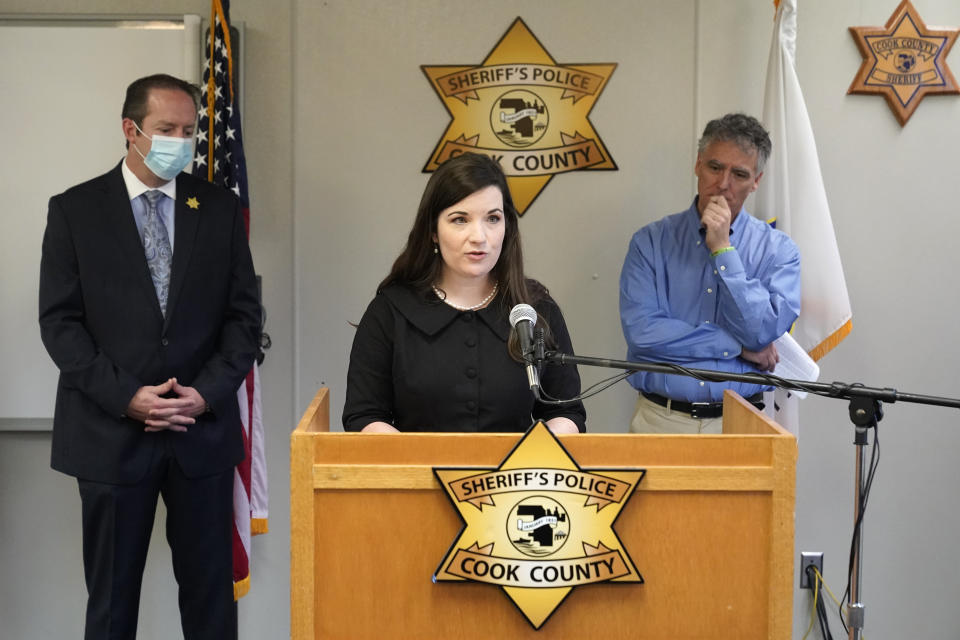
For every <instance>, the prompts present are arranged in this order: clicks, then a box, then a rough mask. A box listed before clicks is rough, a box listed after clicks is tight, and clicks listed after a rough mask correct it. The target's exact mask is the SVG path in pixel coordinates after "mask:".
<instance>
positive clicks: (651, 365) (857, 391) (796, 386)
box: [534, 336, 960, 640]
mask: <svg viewBox="0 0 960 640" xmlns="http://www.w3.org/2000/svg"><path fill="white" fill-rule="evenodd" d="M537 338H538V339H537V340H535V345H534V355H535V356H539V353H538V351H537V349H538V347H537V344H536V343H537V342H538V341H539V340H541V338H540V337H539V336H538V337H537ZM539 349H541V350H542V346H541V347H539ZM536 360H537V362H536V364H537V366H538V367H539V366H540V365H541V363H546V364H560V365H563V364H583V365H587V366H591V367H606V368H609V369H622V370H625V371H649V372H654V373H664V374H670V375H684V376H688V377H691V378H695V379H697V380H704V381H706V382H747V383H752V384H758V385H763V386H774V387H779V388H781V389H788V390H792V391H806V392H808V393H814V394H817V395H821V396H826V397H828V398H839V399H844V400H848V401H849V415H850V421H851V422H853V426H854V430H855V435H854V440H853V444H854V446H855V447H856V468H855V471H854V480H855V485H854V501H853V522H854V530H853V541H852V543H851V546H852V549H851V561H850V573H849V580H850V605H849V607H848V609H847V611H848V618H849V623H850V624H849V628H848V629H847V630H848V632H849V640H860V637H861V632H862V631H863V618H864V606H863V603H862V602H861V601H860V598H861V586H862V583H861V569H862V560H863V513H864V510H865V508H866V502H865V497H866V495H867V493H866V490H867V488H868V486H867V483H868V481H869V480H870V474H869V473H868V470H867V460H866V458H865V457H864V455H863V448H864V447H865V446H866V445H867V444H868V441H869V438H868V435H867V433H868V432H867V430H868V429H870V428H871V427H876V426H877V423H878V422H880V420H882V419H883V405H882V403H883V402H891V403H893V402H898V401H900V402H914V403H918V404H929V405H935V406H940V407H952V408H955V409H960V399H956V398H943V397H937V396H926V395H920V394H915V393H900V392H898V391H897V390H896V389H891V388H889V387H886V388H882V389H881V388H877V387H866V386H863V385H860V384H848V383H845V382H832V383H830V384H827V383H823V382H805V381H802V380H790V379H786V378H780V377H778V376H774V375H767V374H762V373H727V372H723V371H714V370H711V369H692V368H688V367H681V366H679V365H673V364H667V363H662V362H631V361H628V360H610V359H607V358H591V357H587V356H575V355H572V354H567V353H562V352H559V351H546V352H544V353H543V356H542V358H540V357H536ZM547 402H549V400H547ZM874 439H876V434H874ZM874 446H876V445H874Z"/></svg>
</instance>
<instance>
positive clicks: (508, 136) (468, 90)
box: [421, 18, 617, 215]
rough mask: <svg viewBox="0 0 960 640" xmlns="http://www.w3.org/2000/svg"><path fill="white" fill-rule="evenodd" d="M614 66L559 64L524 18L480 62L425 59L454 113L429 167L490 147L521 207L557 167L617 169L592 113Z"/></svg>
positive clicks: (427, 72)
mask: <svg viewBox="0 0 960 640" xmlns="http://www.w3.org/2000/svg"><path fill="white" fill-rule="evenodd" d="M616 67H617V65H616V63H587V64H557V62H556V61H555V60H554V59H553V57H552V56H551V55H550V54H549V53H548V52H547V50H546V49H545V48H544V47H543V45H542V44H540V41H539V40H537V38H536V36H534V35H533V33H531V32H530V29H529V28H528V27H527V25H526V24H525V23H524V22H523V20H522V19H520V18H517V19H516V20H515V21H514V22H513V24H512V25H511V26H510V28H509V29H508V30H507V32H506V33H505V34H504V36H503V37H502V38H501V39H500V42H498V43H497V44H496V46H494V48H493V50H492V51H491V52H490V54H489V55H487V57H486V59H485V60H484V61H483V62H482V63H481V64H480V65H440V66H426V65H424V66H421V69H422V70H423V73H424V74H425V75H426V76H427V79H428V80H430V84H431V85H433V88H434V90H435V91H436V92H437V95H438V96H440V99H441V100H442V101H443V104H444V106H446V108H447V111H449V112H450V115H451V116H452V118H453V120H452V121H451V122H450V126H448V127H447V130H446V131H445V132H444V134H443V136H442V137H441V138H440V142H439V143H438V144H437V146H436V148H435V149H434V151H433V153H432V154H431V156H430V159H429V160H428V161H427V164H426V166H424V168H423V170H424V171H425V172H429V171H433V170H435V169H436V168H437V167H438V166H439V165H440V164H441V163H442V162H443V161H444V160H447V159H448V158H450V157H451V156H454V155H457V154H460V153H464V152H466V151H472V152H476V153H483V154H487V155H489V156H491V157H493V158H494V159H495V160H497V161H498V162H499V163H500V167H501V168H502V169H503V172H504V173H505V174H506V176H507V184H508V186H509V187H510V193H511V195H512V196H513V202H514V204H515V205H516V207H517V211H518V212H519V213H520V214H521V215H522V214H523V213H524V212H525V211H526V210H527V208H528V207H529V206H530V204H531V203H532V202H533V201H534V199H535V198H536V197H537V196H538V195H539V194H540V192H541V191H542V190H543V189H544V188H545V187H546V186H547V183H549V182H550V180H551V179H552V178H553V176H555V175H557V174H558V173H566V172H568V171H578V170H581V169H610V170H615V169H616V168H617V165H616V163H614V161H613V158H611V157H610V154H609V153H608V152H607V150H606V148H605V147H604V145H603V141H601V140H600V136H599V135H597V132H596V131H594V129H593V125H592V124H591V123H590V120H589V119H588V116H589V115H590V110H591V109H592V108H593V105H594V103H595V102H596V101H597V98H599V97H600V94H601V93H602V92H603V89H604V87H606V85H607V81H608V80H609V79H610V75H611V74H612V73H613V70H614V69H616Z"/></svg>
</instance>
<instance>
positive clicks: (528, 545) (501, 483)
mask: <svg viewBox="0 0 960 640" xmlns="http://www.w3.org/2000/svg"><path fill="white" fill-rule="evenodd" d="M433 472H434V475H436V477H437V480H438V481H439V482H440V484H441V485H442V486H443V488H444V490H445V491H446V493H447V496H448V497H449V498H450V500H451V501H452V502H453V504H454V506H455V507H456V508H457V511H459V513H460V517H461V518H462V519H463V522H464V527H463V529H462V530H461V531H460V535H459V537H458V538H457V539H456V540H455V541H454V543H453V545H452V546H451V547H450V550H449V551H448V552H447V555H446V557H445V558H444V559H443V561H442V562H441V563H440V566H439V567H437V571H436V573H435V574H434V576H433V579H434V581H435V582H463V581H465V580H470V581H474V582H483V583H486V584H491V585H497V586H499V587H500V588H502V589H503V591H504V592H505V593H506V594H507V596H509V597H510V599H511V600H513V602H514V604H516V605H517V607H518V608H519V609H520V611H522V612H523V615H524V616H526V618H527V621H529V622H530V624H531V625H533V627H534V628H535V629H539V628H540V627H541V626H542V625H543V623H544V622H546V621H547V618H549V617H550V614H552V613H553V612H554V610H555V609H556V608H557V607H558V606H560V603H561V602H563V600H564V598H566V597H567V595H569V594H570V592H571V591H572V590H573V589H574V587H579V586H583V585H589V584H595V583H599V582H616V583H638V582H643V578H642V577H641V576H640V574H639V573H638V572H637V569H636V567H635V566H634V564H633V561H632V560H631V559H630V555H629V554H628V553H627V551H626V549H624V547H623V544H622V543H621V542H620V538H619V537H618V536H617V534H616V532H615V531H614V530H613V523H614V521H615V520H616V519H617V516H618V515H620V511H621V510H622V509H623V507H624V506H625V505H626V503H627V500H628V499H629V498H630V496H631V495H633V491H634V489H636V487H637V485H638V484H639V483H640V480H641V479H643V476H644V473H645V472H644V471H643V470H642V469H622V468H618V469H610V470H601V469H590V470H583V469H581V468H580V467H579V466H578V465H577V463H576V461H575V460H574V459H573V458H571V457H570V455H569V454H568V453H567V452H566V450H565V449H564V448H563V447H562V446H561V445H560V443H559V441H558V440H557V439H556V437H554V435H553V434H552V433H551V432H550V430H549V429H548V428H547V427H546V426H545V425H544V424H543V423H542V422H538V423H537V424H536V425H535V426H534V427H532V428H531V429H530V430H529V431H528V432H527V434H526V435H525V436H524V437H523V438H522V439H521V440H520V442H519V444H517V446H516V447H515V448H514V449H513V451H512V452H511V453H510V454H509V455H507V457H506V459H505V460H504V461H503V462H502V463H501V464H500V466H499V467H496V468H486V469H478V468H476V467H472V468H458V469H442V468H435V469H434V470H433Z"/></svg>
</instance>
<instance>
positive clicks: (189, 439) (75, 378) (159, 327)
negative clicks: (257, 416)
mask: <svg viewBox="0 0 960 640" xmlns="http://www.w3.org/2000/svg"><path fill="white" fill-rule="evenodd" d="M191 198H195V199H196V201H197V202H198V203H199V206H198V207H197V208H196V209H193V208H191V207H188V206H187V201H188V200H189V199H191ZM175 216H176V218H175V229H174V233H175V238H174V254H173V265H172V269H171V277H170V293H169V298H168V303H167V316H166V319H164V317H163V315H162V314H161V312H160V305H159V303H158V302H157V295H156V292H155V290H154V287H153V282H152V280H151V279H150V273H149V270H148V269H147V262H146V258H145V257H144V252H143V246H142V244H141V241H140V237H139V234H138V232H137V227H136V223H135V221H134V217H133V211H132V209H131V206H130V200H129V196H128V195H127V189H126V186H125V184H124V181H123V176H122V174H121V171H120V165H117V167H115V168H114V169H113V170H112V171H110V172H109V173H107V174H105V175H102V176H100V177H99V178H94V179H93V180H90V181H89V182H85V183H83V184H80V185H78V186H76V187H73V188H71V189H69V190H68V191H66V192H65V193H62V194H60V195H57V196H54V197H53V198H51V199H50V208H49V213H48V217H47V229H46V232H45V233H44V237H43V254H42V259H41V263H40V334H41V337H42V338H43V343H44V345H45V346H46V348H47V351H48V352H49V353H50V356H51V357H52V358H53V361H54V363H55V364H56V365H57V367H58V368H59V369H60V381H59V384H58V387H57V399H56V410H55V413H54V420H53V450H52V455H51V466H53V468H54V469H56V470H58V471H62V472H64V473H67V474H70V475H73V476H76V477H78V478H81V479H84V480H93V481H98V482H109V483H117V484H129V483H134V482H137V481H138V480H139V479H141V478H142V477H143V475H144V474H145V473H146V471H147V468H148V465H149V462H150V458H151V456H152V453H153V450H154V447H157V446H161V445H162V444H163V438H169V440H170V442H171V443H172V446H173V450H174V454H175V456H176V458H177V461H178V462H179V463H180V466H181V467H182V468H183V471H184V473H185V474H186V475H187V476H189V477H197V476H203V475H208V474H212V473H217V472H220V471H224V470H225V469H228V468H230V467H232V466H234V465H236V464H237V463H239V462H240V461H241V460H242V459H243V439H242V433H241V426H240V416H239V409H238V405H237V399H236V391H237V388H238V387H239V386H240V383H241V382H242V380H243V378H244V376H245V375H246V373H247V372H248V371H249V369H250V366H251V365H252V363H253V359H254V356H255V354H256V347H257V342H258V339H259V328H260V307H259V303H258V300H257V291H256V280H255V276H254V271H253V263H252V260H251V258H250V250H249V247H248V245H247V238H246V232H245V229H244V223H243V217H242V214H241V210H240V203H239V200H238V199H237V198H236V197H234V195H233V194H232V193H231V192H229V191H227V190H225V189H222V188H220V187H216V186H214V185H212V184H210V183H208V182H205V181H202V180H199V179H197V178H194V177H192V176H190V175H187V174H184V173H181V174H180V175H179V176H178V177H177V202H176V205H175ZM170 377H176V378H177V380H178V381H179V382H180V384H183V385H188V386H192V387H195V388H196V389H197V391H199V392H200V395H202V396H203V398H204V399H205V400H206V401H207V403H208V404H209V405H210V407H211V409H212V411H210V412H208V413H205V414H203V415H201V416H198V417H197V423H196V424H194V425H192V426H190V427H188V431H187V432H186V433H173V432H160V433H144V431H143V429H144V425H143V423H140V422H136V421H134V420H132V419H130V418H127V417H126V416H125V415H124V412H125V411H126V408H127V405H128V404H129V402H130V399H131V398H132V397H133V395H134V393H135V392H136V390H137V389H138V388H139V387H141V386H143V385H155V384H160V383H162V382H164V381H165V380H167V379H168V378H170Z"/></svg>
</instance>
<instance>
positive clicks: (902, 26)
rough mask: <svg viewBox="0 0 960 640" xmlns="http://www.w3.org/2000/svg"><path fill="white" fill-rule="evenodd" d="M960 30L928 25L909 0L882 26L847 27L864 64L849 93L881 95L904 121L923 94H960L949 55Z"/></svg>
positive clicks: (901, 121)
mask: <svg viewBox="0 0 960 640" xmlns="http://www.w3.org/2000/svg"><path fill="white" fill-rule="evenodd" d="M958 32H960V29H948V28H944V27H928V26H927V25H926V24H924V22H923V19H922V18H920V14H919V13H917V10H916V9H915V8H914V6H913V5H912V4H910V0H903V2H901V3H900V6H898V7H897V9H896V11H894V12H893V15H892V16H890V19H889V20H887V24H886V26H885V27H884V28H882V29H881V28H879V27H850V34H851V35H852V36H853V39H854V40H855V41H856V43H857V47H858V48H859V49H860V54H861V55H862V56H863V64H862V65H861V66H860V71H859V73H857V77H856V78H855V79H854V81H853V84H851V85H850V88H849V89H848V90H847V93H870V94H882V95H883V97H885V98H886V99H887V104H889V105H890V109H891V110H893V114H894V115H895V116H896V117H897V121H898V122H900V126H903V125H905V124H906V123H907V120H909V119H910V116H912V115H913V112H914V111H915V110H916V109H917V107H918V106H919V105H920V101H921V100H923V98H924V96H927V95H930V94H936V93H944V94H956V93H960V88H958V87H957V81H956V80H954V78H953V74H951V73H950V69H949V67H947V54H948V53H950V48H951V47H952V46H953V43H954V41H955V40H956V39H957V33H958Z"/></svg>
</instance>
